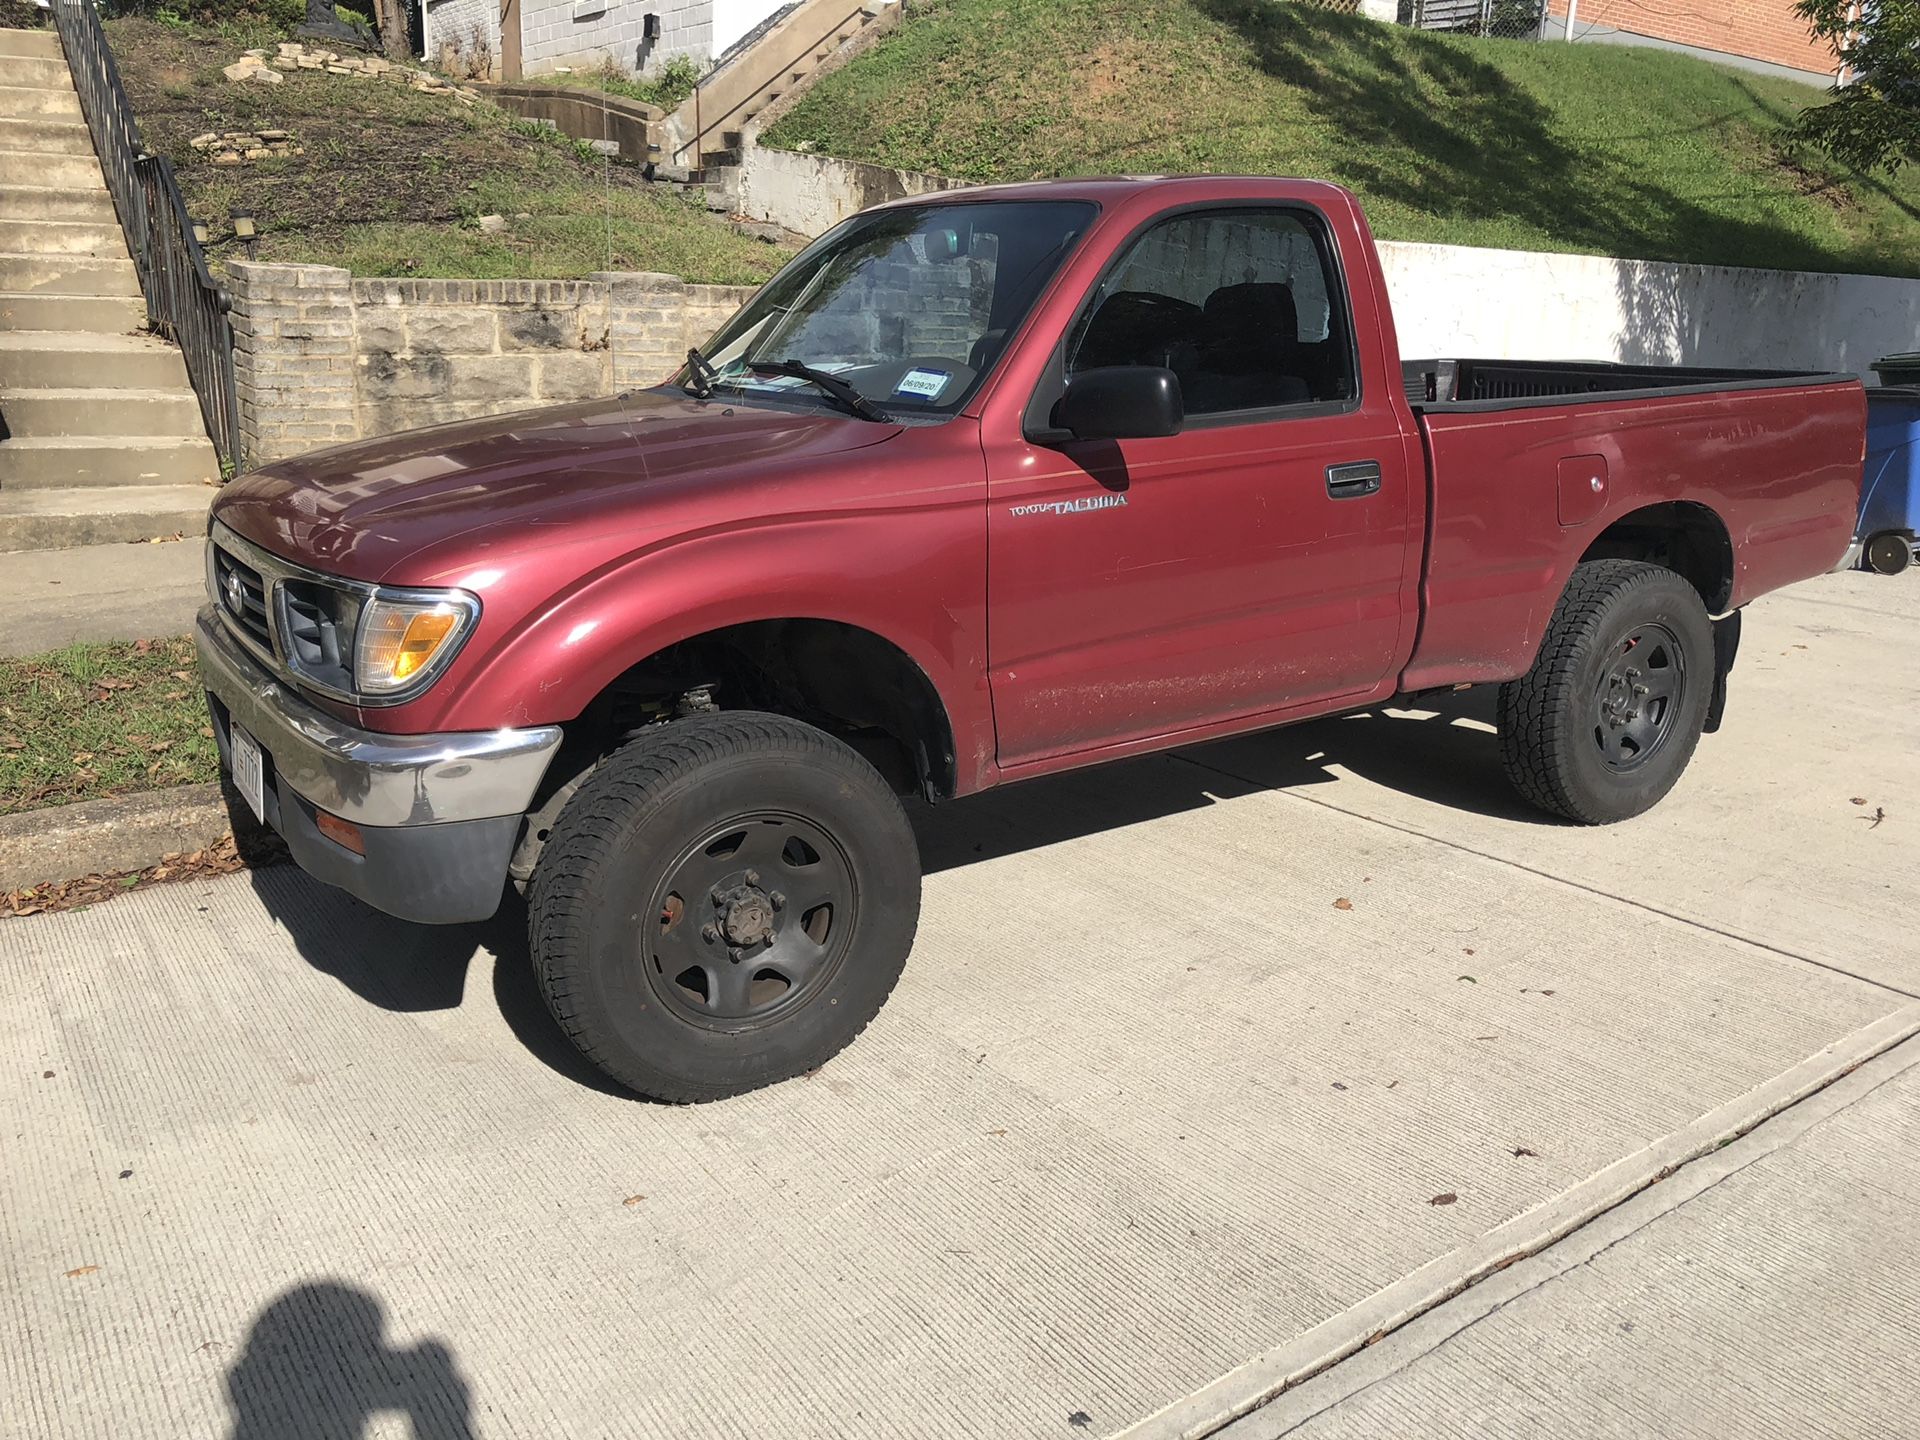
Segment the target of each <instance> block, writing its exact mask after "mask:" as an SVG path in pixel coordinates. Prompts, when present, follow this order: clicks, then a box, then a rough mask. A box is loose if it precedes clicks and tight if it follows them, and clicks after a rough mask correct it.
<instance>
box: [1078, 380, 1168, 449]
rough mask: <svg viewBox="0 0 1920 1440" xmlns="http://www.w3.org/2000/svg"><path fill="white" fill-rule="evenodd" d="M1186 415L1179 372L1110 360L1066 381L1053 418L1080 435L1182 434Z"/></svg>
mask: <svg viewBox="0 0 1920 1440" xmlns="http://www.w3.org/2000/svg"><path fill="white" fill-rule="evenodd" d="M1186 418H1187V406H1186V402H1185V401H1184V400H1182V399H1181V397H1180V377H1179V376H1177V375H1175V374H1174V373H1173V372H1172V371H1171V370H1167V369H1163V368H1162V367H1160V366H1158V365H1108V366H1103V367H1101V368H1099V369H1096V370H1082V371H1081V372H1080V373H1079V374H1078V375H1075V376H1074V377H1073V378H1072V379H1071V380H1069V381H1068V382H1067V393H1066V394H1065V395H1063V396H1062V397H1061V399H1060V404H1059V405H1058V406H1057V407H1056V408H1055V410H1054V423H1055V424H1056V425H1058V426H1059V427H1060V428H1061V429H1062V430H1066V431H1068V432H1070V433H1071V434H1072V436H1073V438H1074V439H1076V440H1150V439H1154V438H1156V437H1158V436H1162V435H1178V434H1179V433H1180V427H1181V425H1182V424H1184V423H1185V421H1186Z"/></svg>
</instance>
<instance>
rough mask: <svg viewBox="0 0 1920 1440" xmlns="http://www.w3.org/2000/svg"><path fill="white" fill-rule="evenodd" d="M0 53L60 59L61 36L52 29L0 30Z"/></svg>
mask: <svg viewBox="0 0 1920 1440" xmlns="http://www.w3.org/2000/svg"><path fill="white" fill-rule="evenodd" d="M0 55H21V56H30V57H32V58H34V59H39V60H59V59H61V56H62V52H61V50H60V37H59V36H58V35H56V34H55V33H54V32H53V31H51V30H0ZM63 83H64V82H63Z"/></svg>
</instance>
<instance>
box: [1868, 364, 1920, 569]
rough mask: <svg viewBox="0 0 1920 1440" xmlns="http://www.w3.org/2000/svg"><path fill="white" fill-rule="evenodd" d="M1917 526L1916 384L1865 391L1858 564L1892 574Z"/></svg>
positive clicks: (1919, 445) (1919, 405)
mask: <svg viewBox="0 0 1920 1440" xmlns="http://www.w3.org/2000/svg"><path fill="white" fill-rule="evenodd" d="M1917 526H1920V385H1881V386H1875V387H1870V388H1869V389H1868V391H1867V464H1866V471H1865V473H1864V474H1863V475H1862V476H1861V477H1860V523H1859V525H1858V527H1857V528H1856V529H1855V530H1854V535H1853V538H1854V543H1855V544H1856V545H1858V546H1859V547H1860V565H1861V568H1863V569H1866V570H1874V571H1877V572H1879V573H1880V574H1882V575H1898V574H1899V573H1900V572H1901V571H1902V570H1904V569H1906V568H1907V566H1909V565H1911V564H1912V563H1913V558H1914V530H1915V528H1916V527H1917Z"/></svg>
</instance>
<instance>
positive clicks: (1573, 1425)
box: [1221, 1041, 1920, 1440]
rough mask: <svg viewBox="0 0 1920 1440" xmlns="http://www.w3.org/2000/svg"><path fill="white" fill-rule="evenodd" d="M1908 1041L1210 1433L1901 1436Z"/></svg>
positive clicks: (1911, 1357)
mask: <svg viewBox="0 0 1920 1440" xmlns="http://www.w3.org/2000/svg"><path fill="white" fill-rule="evenodd" d="M1916 1335H1920V1042H1914V1041H1909V1042H1908V1043H1906V1044H1905V1045H1902V1046H1900V1047H1899V1048H1898V1049H1897V1050H1894V1051H1892V1052H1891V1053H1889V1054H1887V1055H1885V1056H1882V1057H1881V1058H1880V1059H1878V1060H1875V1061H1871V1062H1869V1063H1868V1064H1867V1065H1865V1066H1863V1067H1861V1069H1859V1070H1858V1071H1856V1072H1855V1073H1854V1074H1853V1075H1851V1076H1849V1077H1848V1078H1847V1079H1845V1080H1843V1081H1840V1082H1839V1083H1838V1084H1836V1085H1834V1086H1833V1087H1832V1088H1831V1089H1830V1090H1827V1091H1825V1092H1823V1093H1822V1094H1820V1095H1816V1096H1814V1097H1813V1098H1811V1099H1809V1100H1806V1101H1803V1102H1802V1103H1801V1104H1800V1105H1799V1106H1796V1107H1795V1108H1794V1109H1793V1110H1790V1111H1788V1112H1787V1113H1785V1114H1784V1115H1781V1116H1780V1117H1779V1118H1777V1119H1774V1120H1771V1121H1769V1122H1768V1123H1767V1124H1765V1125H1763V1126H1762V1127H1761V1128H1760V1129H1759V1130H1757V1131H1755V1132H1754V1133H1753V1134H1751V1135H1749V1136H1747V1137H1745V1138H1744V1139H1741V1140H1738V1141H1736V1142H1734V1144H1732V1145H1731V1146H1729V1147H1728V1148H1727V1149H1725V1150H1723V1151H1721V1152H1720V1153H1719V1154H1717V1155H1714V1156H1712V1157H1709V1158H1708V1159H1704V1160H1701V1161H1698V1162H1696V1163H1695V1164H1693V1165H1690V1166H1688V1167H1686V1168H1685V1169H1683V1170H1681V1171H1680V1172H1679V1173H1678V1174H1676V1175H1675V1176H1674V1177H1673V1178H1672V1179H1670V1180H1667V1181H1665V1182H1663V1183H1662V1184H1660V1185H1657V1186H1655V1187H1654V1188H1653V1189H1652V1190H1649V1191H1647V1192H1646V1193H1645V1194H1643V1195H1642V1196H1640V1197H1638V1198H1637V1199H1635V1200H1633V1201H1631V1202H1629V1203H1628V1204H1626V1205H1624V1206H1622V1207H1621V1208H1620V1209H1619V1210H1618V1211H1616V1212H1614V1213H1613V1214H1611V1215H1608V1216H1606V1217H1604V1218H1603V1219H1601V1220H1598V1221H1596V1222H1594V1223H1593V1224H1592V1225H1590V1226H1588V1227H1587V1228H1586V1229H1584V1230H1582V1231H1580V1232H1578V1233H1577V1234H1575V1235H1573V1236H1570V1237H1569V1238H1568V1239H1566V1240H1565V1241H1562V1242H1561V1243H1560V1244H1559V1245H1556V1246H1554V1247H1553V1249H1551V1250H1549V1251H1547V1252H1546V1253H1544V1254H1542V1255H1540V1256H1539V1257H1537V1258H1536V1259H1533V1260H1528V1261H1523V1262H1521V1263H1520V1264H1518V1265H1515V1266H1514V1267H1512V1268H1511V1269H1510V1270H1508V1271H1506V1272H1505V1273H1503V1274H1501V1275H1499V1276H1498V1277H1496V1278H1495V1279H1493V1280H1490V1281H1488V1282H1486V1283H1485V1284H1483V1285H1480V1286H1477V1287H1476V1288H1475V1289H1473V1290H1471V1291H1469V1292H1468V1293H1466V1294H1465V1295H1462V1296H1461V1297H1460V1298H1459V1299H1458V1300H1455V1301H1453V1302H1451V1303H1449V1304H1448V1305H1445V1306H1443V1307H1442V1308H1441V1309H1439V1310H1437V1311H1434V1312H1433V1313H1432V1314H1430V1315H1428V1316H1426V1317H1425V1318H1423V1319H1421V1320H1418V1321H1416V1322H1414V1323H1413V1324H1412V1325H1409V1326H1408V1327H1407V1328H1406V1329H1404V1330H1402V1331H1399V1332H1397V1333H1395V1334H1394V1335H1391V1336H1389V1337H1388V1338H1387V1339H1386V1340H1384V1341H1382V1342H1381V1343H1380V1344H1378V1345H1376V1346H1373V1347H1372V1348H1370V1349H1368V1350H1365V1351H1363V1352H1361V1353H1360V1354H1359V1355H1357V1356H1355V1357H1354V1358H1353V1359H1351V1360H1348V1361H1347V1362H1345V1363H1344V1364H1341V1365H1339V1366H1336V1367H1335V1368H1334V1369H1333V1370H1331V1371H1329V1372H1327V1373H1326V1374H1325V1375H1323V1376H1322V1377H1320V1378H1319V1379H1317V1380H1313V1381H1309V1382H1308V1383H1307V1384H1305V1385H1303V1386H1301V1387H1300V1388H1299V1389H1297V1390H1294V1391H1291V1392H1289V1393H1287V1394H1286V1395H1284V1396H1282V1397H1281V1398H1280V1399H1279V1400H1278V1401H1275V1402H1274V1403H1273V1404H1272V1405H1270V1406H1269V1407H1268V1408H1267V1409H1265V1410H1262V1411H1258V1412H1256V1413H1255V1414H1253V1415H1251V1416H1249V1417H1248V1418H1247V1419H1246V1420H1243V1421H1241V1422H1240V1423H1238V1424H1236V1425H1234V1426H1233V1427H1231V1428H1230V1429H1228V1430H1226V1431H1225V1432H1223V1433H1222V1436H1221V1440H1278V1437H1280V1436H1288V1437H1293V1440H1345V1437H1351V1440H1373V1437H1377V1436H1383V1435H1396V1436H1416V1435H1417V1436H1432V1437H1455V1436H1457V1437H1462V1440H1468V1437H1471V1440H1479V1437H1482V1436H1489V1435H1497V1436H1500V1437H1502V1440H1528V1437H1539V1440H1577V1437H1600V1436H1620V1437H1632V1440H1640V1437H1644V1436H1649V1435H1659V1436H1663V1437H1681V1436H1688V1437H1692V1436H1698V1437H1700V1440H1722V1437H1725V1436H1730V1435H1737V1436H1741V1437H1743V1440H1812V1437H1824V1436H1831V1437H1833V1440H1862V1437H1867V1436H1889V1437H1892V1436H1911V1435H1913V1434H1916V1433H1920V1346H1916V1344H1915V1336H1916Z"/></svg>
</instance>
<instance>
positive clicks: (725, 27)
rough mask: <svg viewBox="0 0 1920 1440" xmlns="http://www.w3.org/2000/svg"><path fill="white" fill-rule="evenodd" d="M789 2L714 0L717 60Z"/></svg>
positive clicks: (714, 52) (773, 0)
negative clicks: (728, 48)
mask: <svg viewBox="0 0 1920 1440" xmlns="http://www.w3.org/2000/svg"><path fill="white" fill-rule="evenodd" d="M785 4H787V0H713V54H714V57H715V58H716V59H717V58H718V57H719V56H721V55H724V54H725V53H726V50H727V47H728V46H729V45H731V44H733V42H734V41H736V40H738V39H739V38H740V37H741V36H742V35H744V34H746V33H747V32H748V31H749V30H751V29H753V27H754V26H756V25H758V24H759V23H760V22H761V21H762V20H764V19H766V18H767V17H768V16H769V15H771V14H773V12H774V11H776V10H778V9H780V8H781V7H782V6H784V5H785Z"/></svg>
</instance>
